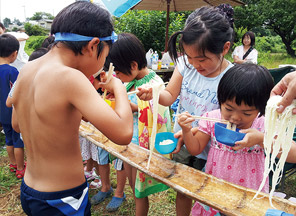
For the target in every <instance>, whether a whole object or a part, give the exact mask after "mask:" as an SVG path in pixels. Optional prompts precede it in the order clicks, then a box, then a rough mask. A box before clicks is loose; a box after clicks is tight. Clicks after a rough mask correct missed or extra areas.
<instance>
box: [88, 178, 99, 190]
mask: <svg viewBox="0 0 296 216" xmlns="http://www.w3.org/2000/svg"><path fill="white" fill-rule="evenodd" d="M100 187H102V182H101V179H95V180H93V181H92V182H91V183H90V185H89V188H90V189H99V188H100Z"/></svg>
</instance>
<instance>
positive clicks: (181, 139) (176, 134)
mask: <svg viewBox="0 0 296 216" xmlns="http://www.w3.org/2000/svg"><path fill="white" fill-rule="evenodd" d="M174 137H175V138H177V139H178V143H177V146H176V148H175V150H174V151H173V152H172V153H173V154H177V153H178V152H179V151H180V150H181V147H182V146H183V145H184V141H183V133H182V130H180V131H178V132H177V133H175V134H174Z"/></svg>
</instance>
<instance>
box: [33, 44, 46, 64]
mask: <svg viewBox="0 0 296 216" xmlns="http://www.w3.org/2000/svg"><path fill="white" fill-rule="evenodd" d="M47 52H48V49H47V48H44V47H41V48H38V49H36V50H35V51H34V52H32V54H31V55H30V57H29V61H33V60H35V59H37V58H39V57H41V56H43V55H44V54H46V53H47Z"/></svg>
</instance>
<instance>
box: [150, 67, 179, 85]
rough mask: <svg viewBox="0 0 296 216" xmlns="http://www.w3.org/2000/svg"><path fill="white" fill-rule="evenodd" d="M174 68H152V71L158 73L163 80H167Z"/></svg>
mask: <svg viewBox="0 0 296 216" xmlns="http://www.w3.org/2000/svg"><path fill="white" fill-rule="evenodd" d="M174 70H175V68H168V69H160V70H154V71H155V73H156V74H157V75H159V76H160V77H161V78H162V80H163V81H164V82H168V81H169V80H170V79H171V77H172V75H173V72H174Z"/></svg>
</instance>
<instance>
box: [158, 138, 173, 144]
mask: <svg viewBox="0 0 296 216" xmlns="http://www.w3.org/2000/svg"><path fill="white" fill-rule="evenodd" d="M172 143H174V141H173V140H170V139H167V140H164V141H162V142H160V143H159V145H169V144H172Z"/></svg>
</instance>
